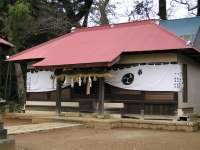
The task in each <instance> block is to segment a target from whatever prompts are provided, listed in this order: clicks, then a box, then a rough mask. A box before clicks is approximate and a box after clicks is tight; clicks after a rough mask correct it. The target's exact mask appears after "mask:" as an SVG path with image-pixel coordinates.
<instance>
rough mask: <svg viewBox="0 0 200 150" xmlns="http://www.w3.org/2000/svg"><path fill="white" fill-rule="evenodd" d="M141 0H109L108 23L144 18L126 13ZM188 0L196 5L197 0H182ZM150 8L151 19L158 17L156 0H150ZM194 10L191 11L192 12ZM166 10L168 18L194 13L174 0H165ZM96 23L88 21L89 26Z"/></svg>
mask: <svg viewBox="0 0 200 150" xmlns="http://www.w3.org/2000/svg"><path fill="white" fill-rule="evenodd" d="M141 1H143V0H110V2H109V5H111V6H114V8H112V13H109V14H108V18H109V21H110V23H123V22H128V21H132V20H143V19H146V18H144V17H142V16H138V15H134V17H133V15H132V16H130V17H128V14H130V13H131V11H133V10H134V7H135V6H136V3H137V2H141ZM182 1H188V2H189V3H190V6H191V7H193V6H195V5H196V3H197V0H182ZM152 2H153V4H152V6H151V7H152V9H151V13H150V18H151V19H159V16H158V15H157V13H158V0H152ZM195 11H196V10H194V11H193V13H196V12H195ZM167 12H168V19H178V18H187V17H192V16H194V14H192V13H191V12H188V8H187V6H186V5H182V4H179V3H176V2H172V0H167ZM94 25H96V23H94V22H93V21H90V23H89V26H94Z"/></svg>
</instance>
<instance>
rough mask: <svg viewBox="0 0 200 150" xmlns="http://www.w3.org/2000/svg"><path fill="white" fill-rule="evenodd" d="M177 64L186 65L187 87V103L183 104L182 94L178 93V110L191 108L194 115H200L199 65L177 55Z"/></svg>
mask: <svg viewBox="0 0 200 150" xmlns="http://www.w3.org/2000/svg"><path fill="white" fill-rule="evenodd" d="M178 62H179V63H180V64H187V78H188V82H187V87H188V102H187V103H183V98H182V94H181V93H179V102H178V108H191V107H193V109H194V113H199V114H200V63H197V62H195V61H194V60H193V59H191V58H189V57H186V56H182V55H179V56H178Z"/></svg>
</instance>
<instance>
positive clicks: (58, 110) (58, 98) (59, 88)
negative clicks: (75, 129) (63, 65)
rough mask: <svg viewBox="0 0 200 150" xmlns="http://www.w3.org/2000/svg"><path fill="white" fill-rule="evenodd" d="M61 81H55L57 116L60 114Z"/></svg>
mask: <svg viewBox="0 0 200 150" xmlns="http://www.w3.org/2000/svg"><path fill="white" fill-rule="evenodd" d="M61 85H62V84H61V81H60V80H59V79H58V80H57V88H56V90H57V91H56V97H57V100H56V112H57V113H58V114H60V113H61V92H62V89H61Z"/></svg>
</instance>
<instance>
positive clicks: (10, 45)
mask: <svg viewBox="0 0 200 150" xmlns="http://www.w3.org/2000/svg"><path fill="white" fill-rule="evenodd" d="M0 44H3V45H7V46H9V47H14V45H13V44H11V43H9V42H7V41H6V40H4V39H2V38H0Z"/></svg>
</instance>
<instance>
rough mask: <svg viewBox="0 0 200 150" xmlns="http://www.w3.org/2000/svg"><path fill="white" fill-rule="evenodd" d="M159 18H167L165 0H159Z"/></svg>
mask: <svg viewBox="0 0 200 150" xmlns="http://www.w3.org/2000/svg"><path fill="white" fill-rule="evenodd" d="M158 15H159V16H160V19H163V20H167V8H166V0H159V13H158Z"/></svg>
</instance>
